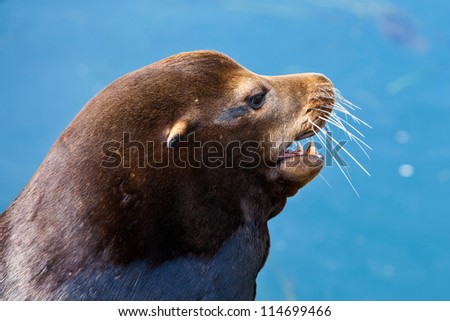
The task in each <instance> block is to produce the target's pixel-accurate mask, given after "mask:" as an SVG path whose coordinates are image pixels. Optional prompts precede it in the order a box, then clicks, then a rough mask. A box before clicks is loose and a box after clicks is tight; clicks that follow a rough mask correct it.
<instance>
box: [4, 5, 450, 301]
mask: <svg viewBox="0 0 450 321" xmlns="http://www.w3.org/2000/svg"><path fill="white" fill-rule="evenodd" d="M188 3H189V4H188ZM449 15H450V2H449V1H439V0H430V1H426V2H425V1H419V0H393V1H382V0H380V1H358V0H280V1H269V0H258V1H251V0H223V1H209V0H208V1H206V0H203V1H190V2H188V1H175V0H165V1H144V0H142V1H139V0H135V1H128V2H125V1H95V2H94V1H87V0H86V1H77V2H69V1H45V0H42V1H31V0H29V1H12V0H3V1H0V71H1V72H0V146H1V151H0V213H1V212H3V210H5V209H6V208H7V207H8V205H9V204H10V203H11V202H12V201H13V200H14V198H15V197H16V196H17V195H18V194H19V193H20V191H21V190H22V189H23V187H24V186H25V185H26V183H27V182H28V180H29V179H30V178H31V176H32V175H33V173H34V171H35V170H36V169H37V168H38V166H39V164H40V163H41V162H42V160H43V159H44V157H45V155H46V153H47V152H48V150H49V149H50V147H51V145H52V144H53V142H54V141H55V139H56V138H57V137H58V135H59V134H60V133H61V132H62V130H63V129H64V128H65V127H66V126H67V124H68V123H69V122H70V121H71V119H72V118H73V117H74V116H75V115H76V114H77V113H78V111H79V110H80V109H81V108H82V106H83V105H84V104H85V103H86V102H87V101H88V100H89V99H90V98H92V97H93V96H94V95H95V94H96V93H97V92H98V91H99V90H100V89H102V88H103V87H104V86H106V85H107V84H108V83H110V82H111V81H112V80H114V79H116V78H117V77H119V76H121V75H123V74H125V73H127V72H129V71H132V70H135V69H137V68H140V67H142V66H144V65H147V64H150V63H152V62H154V61H157V60H159V59H162V58H164V57H167V56H169V55H172V54H175V53H178V52H181V51H189V50H196V49H215V50H219V51H222V52H224V53H226V54H228V55H229V56H231V57H233V58H234V59H236V60H237V61H238V62H239V63H241V64H242V65H244V66H246V67H247V68H249V69H250V70H252V71H254V72H256V73H259V74H265V75H278V74H286V73H298V72H307V71H314V72H321V73H324V74H326V75H327V76H328V77H329V78H330V79H331V80H332V81H333V82H334V84H335V85H336V87H337V88H339V89H340V91H341V93H342V94H343V95H344V96H345V97H346V98H347V99H349V100H350V101H352V102H353V103H354V104H356V105H358V106H361V107H362V109H361V110H357V111H355V112H354V113H355V115H356V116H358V117H359V118H361V119H363V120H365V121H366V122H368V123H369V124H370V125H371V126H372V128H373V129H369V128H363V127H361V126H360V127H358V128H359V129H361V130H362V132H363V134H364V135H365V139H364V141H365V142H366V143H367V144H369V145H370V146H371V147H372V149H373V151H371V152H369V156H370V158H371V160H369V159H367V158H366V157H365V155H364V154H361V152H360V151H358V150H359V148H358V146H356V144H354V143H352V142H348V143H347V144H346V145H345V147H346V148H347V149H348V150H349V152H351V153H352V154H354V155H355V157H357V159H358V160H359V161H360V162H361V164H362V165H363V166H364V167H365V168H366V169H367V170H368V171H369V172H370V174H371V177H369V176H367V175H366V174H365V173H364V171H362V170H361V169H360V168H359V167H358V166H357V165H356V164H355V163H354V162H353V161H352V160H351V159H350V158H349V157H347V156H348V155H346V154H345V153H340V154H341V155H342V156H343V158H344V159H346V162H347V165H348V167H347V169H348V171H349V174H350V179H351V182H352V184H353V185H354V187H355V189H356V190H357V192H358V194H359V197H358V196H357V195H356V193H355V191H354V190H353V189H352V187H351V186H350V184H349V183H348V181H347V180H346V179H345V177H344V175H343V174H342V172H341V171H340V170H339V168H338V167H337V165H336V164H335V163H333V164H332V166H329V167H326V168H325V169H324V170H323V171H322V176H323V178H324V179H321V178H317V179H316V180H315V181H313V182H312V183H311V184H310V185H308V186H307V187H305V188H304V189H303V190H302V191H300V193H298V195H296V196H295V197H293V198H291V199H290V200H289V201H288V205H287V206H286V208H285V210H284V211H283V212H282V213H281V214H280V215H279V216H277V217H276V218H275V219H273V220H272V221H271V222H270V231H271V240H272V248H271V253H270V256H269V259H268V261H267V263H266V265H265V267H264V268H263V270H262V271H261V273H260V275H259V278H258V294H257V299H258V300H287V299H289V300H450V202H449V197H450V193H449V192H450V148H449V145H450V144H449V139H448V132H447V129H448V128H449V121H450V81H449V80H448V79H449V71H450V63H449V62H450V61H449V60H450V28H448V21H449V18H450V17H449ZM325 180H326V181H327V182H328V183H326V182H325Z"/></svg>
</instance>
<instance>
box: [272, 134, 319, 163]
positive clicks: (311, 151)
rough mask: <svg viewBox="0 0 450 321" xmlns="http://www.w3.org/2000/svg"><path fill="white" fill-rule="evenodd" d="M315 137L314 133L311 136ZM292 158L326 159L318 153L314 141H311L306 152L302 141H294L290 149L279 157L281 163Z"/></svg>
mask: <svg viewBox="0 0 450 321" xmlns="http://www.w3.org/2000/svg"><path fill="white" fill-rule="evenodd" d="M313 135H314V133H313V134H312V135H311V136H313ZM311 136H308V137H311ZM292 157H311V158H313V159H321V160H323V158H324V157H323V155H322V154H321V153H318V152H317V150H316V147H315V145H314V142H313V141H311V142H310V143H309V144H308V147H306V149H305V150H304V149H303V147H302V144H301V142H300V140H294V141H293V142H292V144H291V145H289V147H288V148H286V150H285V151H284V152H283V153H282V154H281V155H280V156H279V157H278V161H279V162H280V161H283V160H285V159H286V158H292Z"/></svg>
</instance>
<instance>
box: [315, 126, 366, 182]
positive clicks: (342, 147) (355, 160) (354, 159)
mask: <svg viewBox="0 0 450 321" xmlns="http://www.w3.org/2000/svg"><path fill="white" fill-rule="evenodd" d="M310 123H311V124H312V125H313V126H314V127H316V128H317V129H319V130H320V131H322V132H323V133H324V134H325V135H326V136H327V137H329V138H330V139H331V140H332V141H333V142H334V143H336V144H338V145H339V143H338V142H337V141H336V140H335V139H334V138H333V136H331V135H330V134H328V133H326V132H325V131H324V130H323V129H322V128H321V127H319V126H317V125H316V124H314V123H313V122H312V121H310ZM341 149H342V150H343V151H344V152H345V153H346V154H347V155H348V156H350V158H351V159H352V160H353V161H354V162H355V163H356V164H357V165H358V166H359V167H360V168H361V169H362V170H363V171H364V172H365V173H366V174H367V175H368V176H369V177H370V176H371V175H370V173H369V172H368V171H367V170H366V169H365V168H364V166H362V165H361V164H360V162H358V160H357V159H356V158H355V157H353V155H352V154H351V153H350V152H349V151H348V150H347V149H345V147H344V146H342V145H341Z"/></svg>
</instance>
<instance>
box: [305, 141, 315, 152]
mask: <svg viewBox="0 0 450 321" xmlns="http://www.w3.org/2000/svg"><path fill="white" fill-rule="evenodd" d="M306 154H308V155H316V147H315V146H314V142H313V141H311V142H310V143H309V146H308V148H307V149H306Z"/></svg>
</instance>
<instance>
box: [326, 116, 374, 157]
mask: <svg viewBox="0 0 450 321" xmlns="http://www.w3.org/2000/svg"><path fill="white" fill-rule="evenodd" d="M319 118H320V119H323V120H325V121H327V120H326V119H325V118H323V117H319ZM327 124H332V125H334V126H336V127H337V128H339V129H341V130H342V131H344V132H345V133H346V134H347V136H348V138H349V139H350V140H352V141H354V142H355V143H356V144H357V145H358V146H359V148H360V149H361V150H362V151H363V152H364V154H365V155H366V157H367V158H368V159H369V160H370V156H369V154H367V151H366V149H365V148H364V147H363V146H362V145H361V144H363V145H364V146H366V147H367V148H368V149H370V150H372V147H370V146H369V145H367V144H366V143H365V142H364V141H362V140H361V139H360V138H359V137H357V136H355V135H354V134H353V133H352V132H350V131H349V130H348V129H347V128H345V127H343V126H342V127H341V125H339V124H338V123H335V122H334V121H333V120H331V119H328V123H327Z"/></svg>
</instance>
